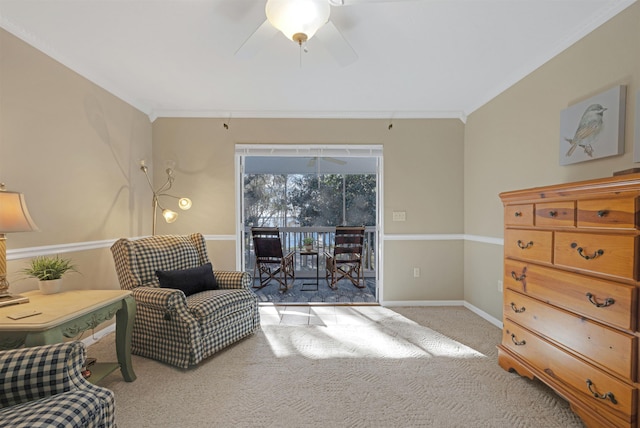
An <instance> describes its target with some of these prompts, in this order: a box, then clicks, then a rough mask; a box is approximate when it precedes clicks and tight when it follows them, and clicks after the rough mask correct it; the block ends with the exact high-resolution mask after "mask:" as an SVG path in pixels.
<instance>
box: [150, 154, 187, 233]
mask: <svg viewBox="0 0 640 428" xmlns="http://www.w3.org/2000/svg"><path fill="white" fill-rule="evenodd" d="M140 169H141V170H142V172H144V175H145V177H147V182H148V183H149V187H150V188H151V191H152V192H153V201H152V204H153V223H152V224H153V226H152V228H151V234H152V235H155V234H156V218H157V212H158V207H160V209H161V210H162V217H164V220H165V221H166V222H167V223H173V222H174V221H176V219H177V218H178V213H177V212H175V211H171V210H170V209H167V208H164V207H163V206H162V205H160V200H159V199H160V197H163V196H166V197H168V198H174V199H177V200H178V207H179V208H180V209H181V210H188V209H189V208H191V199H189V198H180V197H178V196H173V195H170V194H168V193H165V192H167V191H168V190H169V189H171V186H172V185H173V181H174V180H175V177H174V176H173V169H171V168H167V169H166V170H165V172H166V173H167V181H165V183H164V184H163V185H162V186H160V187H159V188H158V189H157V190H154V189H153V184H151V179H150V178H149V173H148V168H147V166H146V165H145V164H144V163H142V164H141V165H140Z"/></svg>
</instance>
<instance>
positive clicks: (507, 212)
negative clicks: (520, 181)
mask: <svg viewBox="0 0 640 428" xmlns="http://www.w3.org/2000/svg"><path fill="white" fill-rule="evenodd" d="M504 222H505V224H506V225H507V226H533V204H523V205H507V206H506V207H504Z"/></svg>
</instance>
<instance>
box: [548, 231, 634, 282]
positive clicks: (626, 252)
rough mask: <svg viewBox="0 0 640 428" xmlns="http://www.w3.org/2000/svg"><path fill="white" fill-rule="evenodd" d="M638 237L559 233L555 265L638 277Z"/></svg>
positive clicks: (627, 277) (556, 243) (555, 250)
mask: <svg viewBox="0 0 640 428" xmlns="http://www.w3.org/2000/svg"><path fill="white" fill-rule="evenodd" d="M635 249H636V237H635V236H625V235H600V234H590V233H568V232H556V235H555V245H554V264H556V265H558V266H565V267H568V268H577V269H581V270H584V271H590V272H596V273H604V274H608V275H613V276H617V277H620V278H626V279H635V278H636V274H635V266H634V259H635V254H636V251H635Z"/></svg>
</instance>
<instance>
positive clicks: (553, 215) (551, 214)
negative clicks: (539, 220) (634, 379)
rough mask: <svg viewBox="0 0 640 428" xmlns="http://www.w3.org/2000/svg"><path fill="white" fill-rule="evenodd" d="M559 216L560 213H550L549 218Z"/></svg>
mask: <svg viewBox="0 0 640 428" xmlns="http://www.w3.org/2000/svg"><path fill="white" fill-rule="evenodd" d="M557 215H558V211H549V217H556V216H557Z"/></svg>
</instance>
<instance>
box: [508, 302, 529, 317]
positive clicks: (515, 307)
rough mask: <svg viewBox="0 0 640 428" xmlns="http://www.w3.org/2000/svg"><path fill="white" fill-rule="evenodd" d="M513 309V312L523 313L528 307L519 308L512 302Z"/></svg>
mask: <svg viewBox="0 0 640 428" xmlns="http://www.w3.org/2000/svg"><path fill="white" fill-rule="evenodd" d="M511 309H513V312H515V313H516V314H521V313H522V312H524V311H526V310H527V308H525V307H524V306H523V307H521V308H520V309H518V307H517V306H516V304H515V303H513V302H511Z"/></svg>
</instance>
